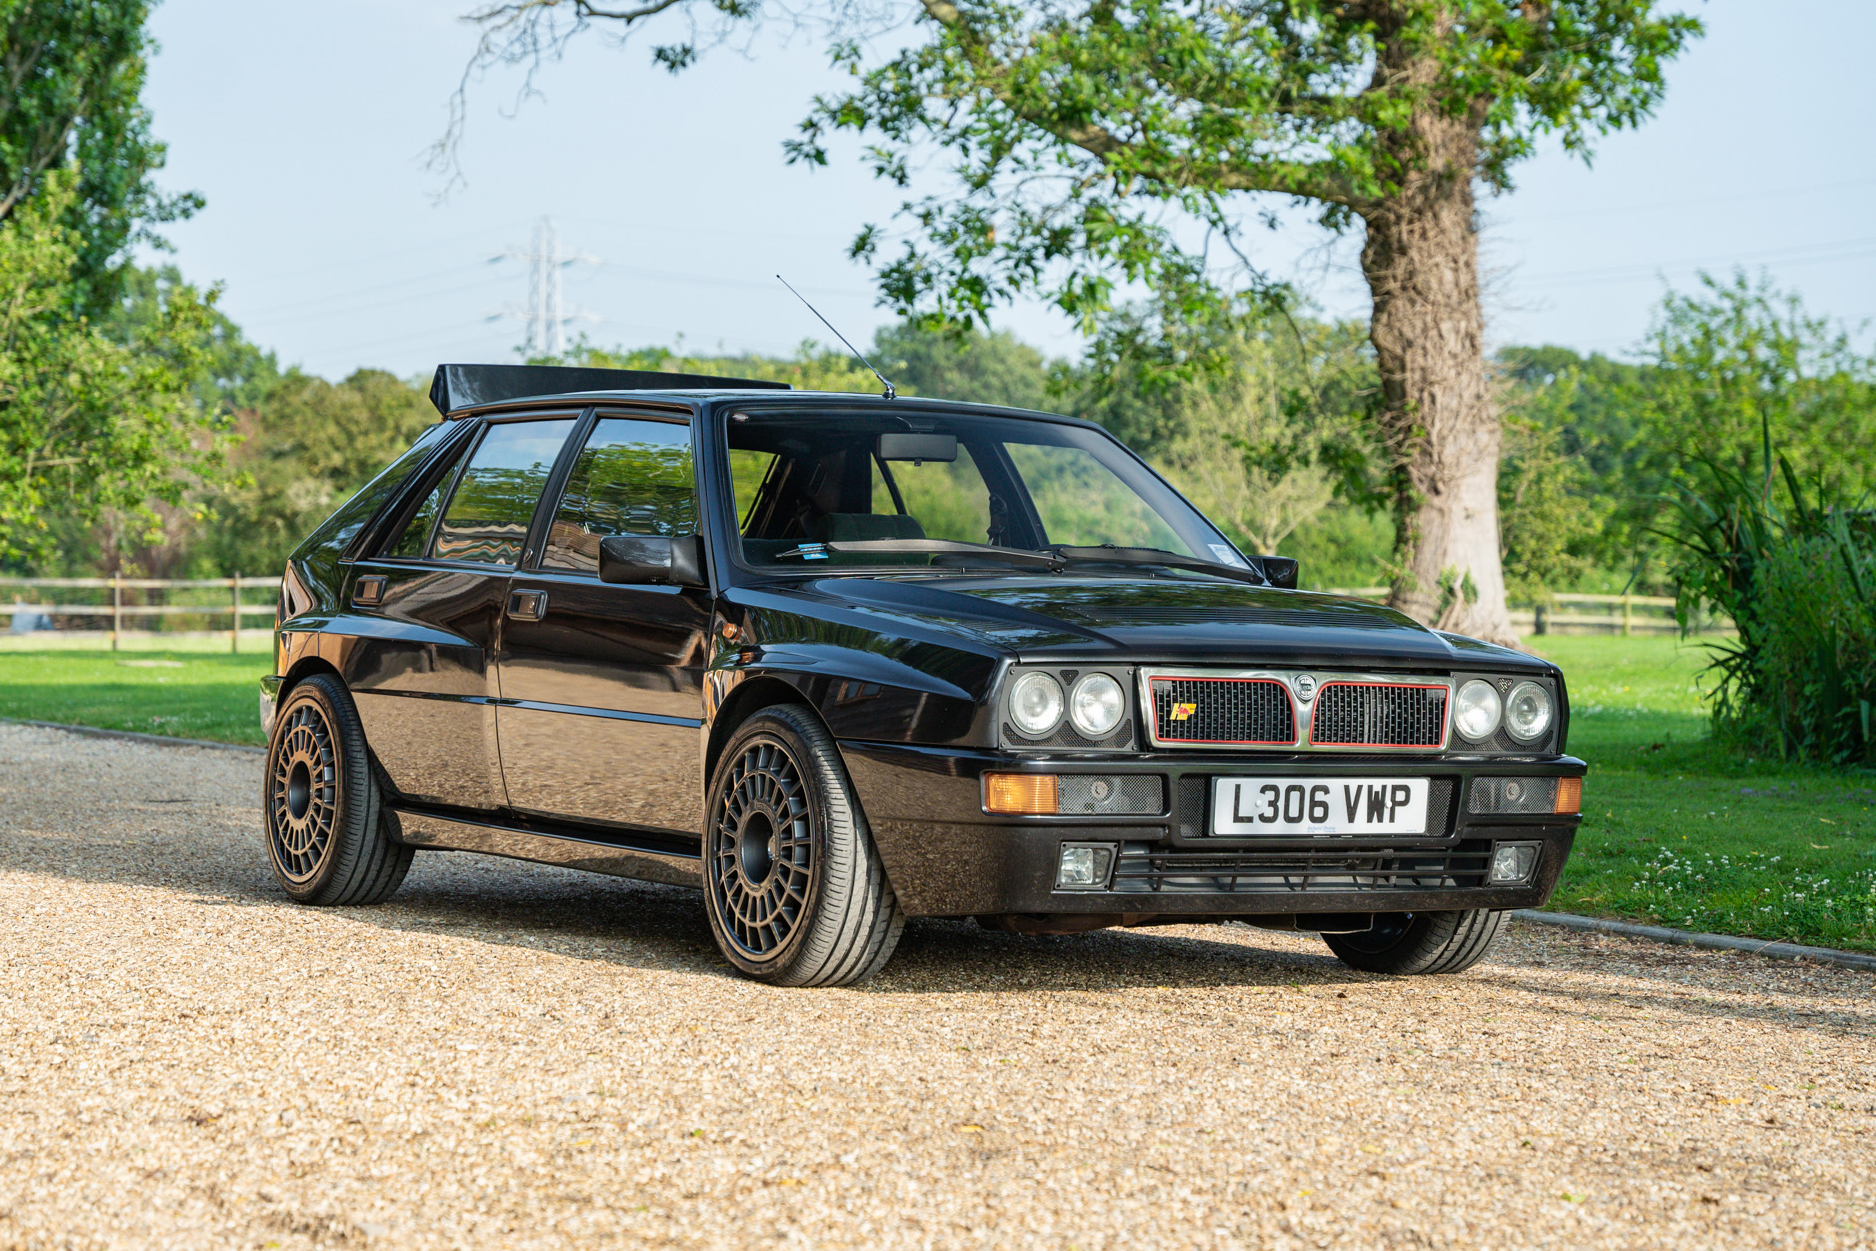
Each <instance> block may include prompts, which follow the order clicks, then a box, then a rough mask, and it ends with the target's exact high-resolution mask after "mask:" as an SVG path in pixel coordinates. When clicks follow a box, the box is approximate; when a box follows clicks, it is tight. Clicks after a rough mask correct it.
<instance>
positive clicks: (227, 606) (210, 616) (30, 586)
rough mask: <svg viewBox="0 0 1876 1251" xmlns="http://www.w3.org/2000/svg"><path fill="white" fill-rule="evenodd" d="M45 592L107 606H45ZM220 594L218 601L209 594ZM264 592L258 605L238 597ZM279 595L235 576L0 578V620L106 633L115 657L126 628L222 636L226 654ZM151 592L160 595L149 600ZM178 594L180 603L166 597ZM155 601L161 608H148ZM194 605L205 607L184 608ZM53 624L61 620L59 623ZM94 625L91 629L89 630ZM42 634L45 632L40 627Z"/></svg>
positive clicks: (269, 586) (259, 581)
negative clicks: (219, 624)
mask: <svg viewBox="0 0 1876 1251" xmlns="http://www.w3.org/2000/svg"><path fill="white" fill-rule="evenodd" d="M48 591H80V592H90V593H91V594H90V595H89V596H87V597H86V598H92V599H95V600H98V601H104V600H105V599H106V596H105V594H104V593H105V592H107V591H108V592H109V593H110V594H109V597H108V602H96V603H55V602H46V599H45V593H46V592H48ZM215 591H221V592H223V594H222V595H214V594H213V592H215ZM262 591H265V592H266V593H267V602H266V603H264V604H252V603H248V602H247V600H246V599H244V598H243V597H244V596H247V595H251V594H257V593H259V592H262ZM279 591H280V579H279V578H277V577H276V578H244V577H241V576H240V575H238V574H237V575H236V576H235V577H232V578H124V577H116V578H0V617H4V618H6V621H7V625H8V626H9V627H11V626H12V624H13V621H14V618H15V617H17V616H19V615H20V614H22V613H27V612H30V613H32V614H34V615H35V616H36V617H39V618H50V619H51V621H50V625H51V628H53V629H56V630H60V631H85V630H97V631H99V632H102V631H103V630H104V629H109V630H110V633H111V650H112V651H116V650H117V648H118V642H119V639H120V638H121V636H122V635H123V634H124V633H125V630H126V623H143V622H150V623H152V624H155V625H156V627H157V628H156V630H153V631H152V630H149V629H148V627H147V626H146V627H145V628H144V629H143V630H140V631H139V633H173V634H176V635H177V636H190V635H200V634H202V633H204V632H207V633H215V634H224V633H225V634H227V636H228V647H229V650H230V651H233V650H235V649H236V648H238V647H239V645H240V642H241V629H242V622H243V621H244V620H247V619H250V618H254V617H262V618H266V619H268V620H270V621H271V619H272V618H273V615H274V598H275V596H277V595H278V594H279ZM151 592H160V593H161V594H160V596H153V595H152V594H151ZM177 592H181V593H182V595H181V601H180V602H179V601H178V600H176V599H173V598H172V597H173V596H175V595H176V593H177ZM58 598H59V599H61V600H63V599H74V598H78V597H76V596H66V595H61V596H59V597H58ZM158 598H160V599H161V600H162V602H160V603H152V602H151V600H152V599H158ZM189 600H200V601H206V602H196V603H191V602H187V601H189ZM59 618H64V619H65V620H64V621H60V620H59ZM169 618H179V619H180V618H198V619H206V620H207V621H210V622H212V621H215V620H217V619H220V618H226V619H227V621H228V625H227V627H226V628H225V629H216V628H215V627H213V626H209V627H208V628H207V630H206V631H204V630H178V631H170V630H168V629H166V628H165V627H167V625H168V624H169V622H168V620H167V619H169ZM93 623H95V624H93ZM41 628H45V627H41Z"/></svg>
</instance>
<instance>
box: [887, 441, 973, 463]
mask: <svg viewBox="0 0 1876 1251" xmlns="http://www.w3.org/2000/svg"><path fill="white" fill-rule="evenodd" d="M879 458H880V459H881V460H936V461H945V462H949V461H954V460H956V459H957V458H958V436H957V435H955V434H882V435H880V436H879Z"/></svg>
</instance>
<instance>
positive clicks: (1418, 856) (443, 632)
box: [262, 366, 1585, 984]
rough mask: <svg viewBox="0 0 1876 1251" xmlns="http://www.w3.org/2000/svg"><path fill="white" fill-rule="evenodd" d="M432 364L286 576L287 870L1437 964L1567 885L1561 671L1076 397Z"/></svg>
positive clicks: (324, 892)
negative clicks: (1333, 591) (1420, 606)
mask: <svg viewBox="0 0 1876 1251" xmlns="http://www.w3.org/2000/svg"><path fill="white" fill-rule="evenodd" d="M433 397H434V398H435V399H436V400H437V402H438V408H439V409H440V410H441V411H442V413H443V416H444V420H443V421H441V422H439V423H438V425H437V426H435V427H433V428H432V429H431V430H429V431H427V432H426V433H425V434H424V436H423V437H422V438H421V439H419V440H418V442H417V444H416V445H415V446H414V447H413V448H412V449H411V450H410V451H409V452H407V453H406V454H405V455H403V456H402V457H400V458H399V459H398V460H397V461H396V462H395V463H394V464H393V465H392V466H391V467H389V468H388V469H387V470H386V471H385V473H384V474H382V475H381V476H380V477H379V478H378V479H376V480H375V481H373V482H372V483H371V484H370V485H368V486H367V487H366V488H365V489H364V490H363V491H361V492H360V493H359V495H358V496H357V497H355V498H354V499H353V500H351V501H349V502H348V503H347V504H346V505H344V506H343V507H341V508H340V509H339V511H338V512H337V513H335V514H334V516H333V517H332V518H331V519H330V520H328V521H327V522H326V523H325V524H324V525H323V526H321V527H320V528H319V529H318V530H317V531H316V532H315V533H314V534H313V535H312V536H311V537H310V538H309V539H308V540H307V541H306V542H305V543H304V544H303V545H302V546H301V547H300V549H299V550H298V551H296V552H295V554H294V556H293V558H292V560H291V562H290V563H289V567H288V570H287V572H286V577H285V580H284V584H283V594H282V608H281V614H280V621H279V628H278V633H277V647H276V663H275V666H274V672H273V674H272V675H271V676H270V677H269V678H268V679H267V680H266V683H265V688H264V691H263V697H262V709H263V717H264V718H266V719H267V720H268V722H269V725H270V747H269V761H268V770H267V783H266V787H267V790H266V795H265V800H266V812H267V822H268V833H267V837H268V846H269V848H270V855H271V856H272V860H273V863H274V865H275V868H276V871H277V872H278V873H279V875H280V878H281V880H282V882H283V883H284V885H285V886H286V889H287V890H288V891H289V893H291V894H293V895H294V896H295V897H296V898H300V899H303V900H305V901H307V902H313V903H343V902H367V901H371V900H376V899H381V898H384V897H387V896H388V895H389V893H390V892H391V891H393V890H395V889H396V886H397V883H398V881H399V880H401V878H402V875H403V872H404V869H405V868H406V867H407V866H408V864H409V863H410V857H411V855H412V854H413V852H414V851H415V850H417V849H423V848H436V849H442V848H448V849H459V850H470V851H482V852H488V853H493V854H497V855H505V856H513V857H518V858H523V859H535V860H541V861H545V862H549V863H555V864H564V865H570V866H573V867H578V868H582V869H589V870H593V871H597V872H606V873H618V874H624V875H627V876H634V877H641V878H647V879H651V880H657V881H665V882H676V883H683V884H689V885H695V886H699V887H701V888H703V895H704V903H705V909H706V912H707V914H708V916H709V918H710V922H711V925H712V929H713V932H714V933H715V934H716V936H717V939H718V942H719V945H720V946H721V947H722V949H723V951H724V954H725V955H726V957H727V958H728V959H729V960H730V961H731V962H732V963H734V964H735V965H736V966H737V967H738V968H740V969H741V970H743V971H744V972H746V973H748V974H750V975H752V976H756V977H760V978H765V979H767V980H771V981H776V982H781V983H787V984H826V983H838V982H848V981H853V980H857V979H858V978H861V977H864V976H867V975H868V974H870V973H871V972H873V971H874V970H876V969H877V968H879V967H880V966H881V965H882V964H883V963H884V962H885V960H886V959H887V957H889V956H890V954H891V951H892V947H893V944H894V943H895V942H896V941H897V937H898V933H899V929H900V927H901V926H902V924H903V922H904V919H905V918H906V917H908V916H974V917H977V918H978V919H979V920H980V921H981V922H982V923H984V924H987V925H991V926H996V927H999V928H1004V929H1012V930H1017V931H1021V932H1034V933H1066V932H1074V931H1078V930H1084V929H1091V928H1096V927H1099V926H1103V925H1150V924H1163V923H1178V922H1195V921H1217V920H1227V919H1235V920H1241V921H1248V922H1251V923H1254V924H1258V925H1267V926H1275V927H1280V928H1300V929H1308V930H1316V931H1320V932H1322V933H1323V934H1324V935H1325V937H1326V938H1327V939H1328V940H1329V943H1330V946H1331V948H1332V949H1333V950H1334V951H1335V952H1336V954H1337V955H1338V956H1340V957H1341V958H1342V959H1343V960H1345V961H1347V962H1349V963H1351V964H1354V965H1356V966H1358V967H1362V968H1369V969H1376V970H1381V971H1392V972H1441V971H1451V970H1455V969H1458V968H1463V967H1466V966H1468V965H1470V964H1472V963H1474V962H1476V961H1477V959H1479V958H1480V957H1481V956H1482V955H1483V954H1484V952H1485V950H1486V948H1487V947H1488V946H1489V945H1490V943H1491V941H1492V939H1493V938H1494V937H1495V935H1496V934H1497V932H1498V929H1499V926H1500V924H1501V922H1502V917H1503V915H1504V913H1505V912H1506V911H1507V910H1508V909H1511V908H1516V907H1526V906H1534V905H1537V904H1540V903H1541V902H1543V900H1544V899H1546V898H1547V897H1548V895H1549V894H1550V892H1551V890H1552V889H1553V888H1554V886H1555V884H1556V881H1557V877H1558V874H1559V873H1560V871H1561V869H1562V866H1563V862H1564V859H1565V857H1566V856H1567V855H1568V852H1569V848H1570V844H1571V840H1572V838H1573V835H1574V832H1575V828H1576V825H1577V821H1578V817H1577V815H1576V814H1577V809H1578V806H1579V803H1580V793H1581V778H1582V776H1583V773H1584V771H1585V766H1584V765H1583V763H1582V762H1581V761H1578V760H1575V759H1573V758H1571V757H1569V756H1568V755H1566V754H1565V753H1564V748H1565V741H1566V735H1567V731H1568V702H1567V696H1566V692H1565V689H1564V684H1563V679H1562V676H1561V674H1560V673H1559V672H1558V671H1557V670H1556V669H1555V667H1554V666H1551V665H1549V664H1547V663H1545V662H1543V661H1541V660H1537V659H1535V658H1533V657H1530V656H1527V655H1523V654H1521V653H1518V652H1514V651H1510V650H1507V649H1504V648H1499V647H1494V646H1491V645H1489V644H1485V643H1481V642H1478V641H1476V640H1471V639H1464V638H1459V637H1456V636H1451V635H1446V634H1442V633H1439V632H1437V631H1434V630H1429V629H1427V628H1425V627H1423V626H1421V625H1419V624H1417V623H1416V622H1414V621H1412V620H1410V619H1408V618H1407V617H1405V616H1403V615H1401V614H1399V613H1397V612H1394V611H1393V610H1391V609H1388V608H1385V607H1382V606H1379V605H1375V604H1371V603H1366V602H1363V601H1359V600H1351V599H1343V598H1338V597H1334V596H1329V595H1320V594H1311V593H1307V592H1302V591H1298V590H1296V589H1295V584H1296V576H1297V570H1296V567H1295V563H1294V562H1293V561H1287V560H1282V559H1280V558H1276V557H1272V556H1262V555H1255V554H1248V555H1247V554H1245V553H1242V552H1240V551H1239V550H1238V549H1237V548H1236V547H1235V546H1234V545H1233V544H1232V542H1231V540H1230V539H1229V538H1228V537H1227V536H1226V535H1225V534H1224V533H1222V532H1221V531H1220V530H1219V529H1218V528H1217V527H1215V526H1213V525H1212V524H1211V523H1210V522H1209V521H1207V520H1206V519H1205V518H1204V517H1203V516H1202V515H1201V514H1200V513H1198V511H1197V510H1195V509H1194V508H1192V507H1191V505H1190V504H1188V503H1187V502H1186V501H1185V500H1184V499H1183V498H1181V497H1180V496H1179V494H1178V493H1177V492H1176V491H1174V490H1173V489H1172V488H1171V487H1170V486H1169V485H1168V484H1167V483H1166V482H1165V481H1163V480H1162V479H1161V478H1160V477H1159V475H1158V474H1156V473H1155V472H1154V471H1153V470H1152V468H1151V467H1150V466H1148V465H1147V464H1146V463H1145V462H1143V461H1141V460H1140V459H1139V458H1138V457H1136V456H1134V455H1133V454H1132V453H1131V452H1129V451H1128V450H1127V449H1126V448H1125V447H1124V446H1122V445H1121V444H1120V443H1118V442H1117V441H1115V440H1114V439H1113V438H1112V437H1111V436H1109V435H1107V434H1106V433H1105V432H1104V431H1102V430H1101V429H1100V428H1099V427H1097V426H1094V425H1092V424H1091V423H1088V422H1083V421H1078V420H1075V419H1071V418H1064V417H1056V416H1051V415H1047V414H1038V413H1019V412H1012V411H1008V410H999V409H992V408H986V407H982V406H976V405H968V404H957V403H948V402H939V401H922V400H910V399H903V398H900V399H876V398H869V397H858V396H842V395H825V394H803V393H795V392H790V391H787V390H786V389H780V388H775V387H772V386H767V385H763V384H748V383H739V382H736V381H734V380H708V379H698V378H683V377H674V376H668V375H658V374H642V373H633V372H630V371H603V370H568V369H556V368H550V367H500V366H445V367H443V368H441V369H439V371H438V376H437V382H436V386H435V387H434V389H433Z"/></svg>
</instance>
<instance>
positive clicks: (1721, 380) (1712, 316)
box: [1635, 273, 1876, 499]
mask: <svg viewBox="0 0 1876 1251" xmlns="http://www.w3.org/2000/svg"><path fill="white" fill-rule="evenodd" d="M1642 352H1643V354H1644V356H1645V357H1646V358H1647V360H1648V365H1649V369H1648V386H1647V387H1646V388H1645V389H1644V390H1643V391H1642V393H1641V395H1640V396H1639V397H1638V404H1637V417H1638V419H1639V421H1640V424H1641V426H1642V430H1643V434H1642V437H1641V438H1640V439H1638V440H1637V447H1636V453H1637V454H1636V457H1635V472H1636V475H1637V477H1638V478H1639V479H1640V482H1639V484H1638V485H1640V486H1641V487H1642V489H1643V490H1644V491H1646V492H1647V493H1648V494H1649V495H1650V496H1660V495H1664V494H1667V493H1669V492H1672V491H1674V490H1676V489H1677V488H1678V487H1679V486H1681V485H1684V484H1686V483H1688V482H1690V481H1692V477H1691V476H1690V475H1692V474H1694V473H1697V472H1698V468H1697V466H1696V462H1701V461H1711V462H1714V463H1716V464H1718V465H1721V466H1723V467H1725V468H1726V469H1728V470H1731V471H1732V472H1734V473H1737V474H1741V475H1746V474H1749V473H1758V474H1760V475H1762V476H1764V477H1767V478H1769V477H1770V476H1771V474H1772V468H1771V466H1770V465H1769V464H1768V463H1767V462H1766V460H1765V459H1764V455H1763V446H1762V445H1763V441H1764V439H1765V437H1766V435H1767V431H1769V436H1770V438H1771V440H1772V442H1773V443H1774V444H1776V445H1777V446H1778V447H1779V448H1780V449H1781V452H1782V454H1783V455H1784V457H1785V459H1786V460H1788V461H1789V462H1790V464H1791V466H1792V468H1793V469H1794V470H1795V471H1797V473H1798V475H1799V477H1800V478H1802V479H1805V480H1806V481H1810V482H1816V483H1818V484H1819V485H1820V487H1822V488H1823V489H1825V491H1826V492H1827V493H1828V494H1832V495H1836V496H1841V497H1843V498H1846V499H1854V498H1857V497H1859V496H1861V495H1862V494H1864V493H1866V492H1869V491H1871V490H1872V489H1876V423H1873V422H1872V421H1871V420H1870V414H1871V412H1872V411H1873V410H1876V357H1872V356H1870V355H1866V354H1864V353H1863V352H1860V351H1859V350H1858V349H1857V348H1856V346H1855V344H1854V343H1853V342H1852V340H1851V338H1850V336H1849V335H1848V334H1847V333H1846V332H1845V331H1844V330H1843V328H1842V327H1841V326H1836V325H1833V324H1831V322H1829V321H1828V320H1827V319H1825V318H1821V317H1816V316H1813V315H1811V314H1809V313H1807V312H1805V310H1804V305H1803V303H1802V302H1801V301H1800V300H1799V298H1798V297H1797V296H1796V295H1794V294H1792V293H1790V292H1785V291H1780V290H1778V289H1777V288H1776V287H1774V286H1772V285H1771V284H1770V283H1769V282H1768V281H1766V280H1764V279H1760V280H1758V281H1756V282H1755V281H1753V280H1751V279H1749V278H1748V277H1747V276H1746V275H1745V274H1744V273H1735V274H1733V276H1732V277H1731V278H1730V279H1720V278H1715V277H1713V276H1711V275H1708V274H1702V275H1701V277H1700V289H1699V290H1698V291H1697V292H1695V293H1693V294H1680V293H1676V292H1670V293H1668V295H1667V296H1665V297H1664V298H1663V299H1662V302H1661V307H1660V310H1659V312H1658V313H1657V314H1656V317H1655V324H1654V326H1653V328H1652V329H1651V331H1650V332H1649V336H1648V339H1647V342H1646V343H1645V344H1644V346H1643V348H1642ZM1755 467H1756V468H1755Z"/></svg>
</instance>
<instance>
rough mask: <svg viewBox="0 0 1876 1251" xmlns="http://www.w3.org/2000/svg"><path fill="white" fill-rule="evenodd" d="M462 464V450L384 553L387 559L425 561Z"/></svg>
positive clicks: (440, 473) (454, 457) (453, 458)
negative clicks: (434, 530) (437, 522)
mask: <svg viewBox="0 0 1876 1251" xmlns="http://www.w3.org/2000/svg"><path fill="white" fill-rule="evenodd" d="M461 460H462V452H461V450H460V449H459V450H458V451H457V452H456V454H455V455H453V456H451V457H450V458H449V464H448V465H446V466H444V467H443V469H442V470H441V471H440V472H439V473H438V474H437V479H436V485H435V486H433V487H431V488H430V491H429V493H428V494H427V495H425V496H424V497H423V503H421V504H419V505H418V506H417V511H416V512H415V513H413V514H411V518H410V520H409V521H407V522H405V523H404V528H403V530H402V531H400V532H399V534H398V536H397V538H396V539H395V540H393V541H392V543H391V544H390V545H389V546H388V547H386V548H385V549H384V554H385V555H386V556H397V557H402V558H404V559H407V560H418V559H421V558H422V556H423V554H424V552H425V551H426V550H427V549H428V548H429V546H430V528H431V527H432V526H434V525H435V524H436V515H437V513H438V512H440V511H441V510H442V508H443V497H444V496H446V495H448V494H449V489H450V486H451V485H452V484H453V483H454V482H455V481H456V466H457V464H458V462H460V461H461Z"/></svg>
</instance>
